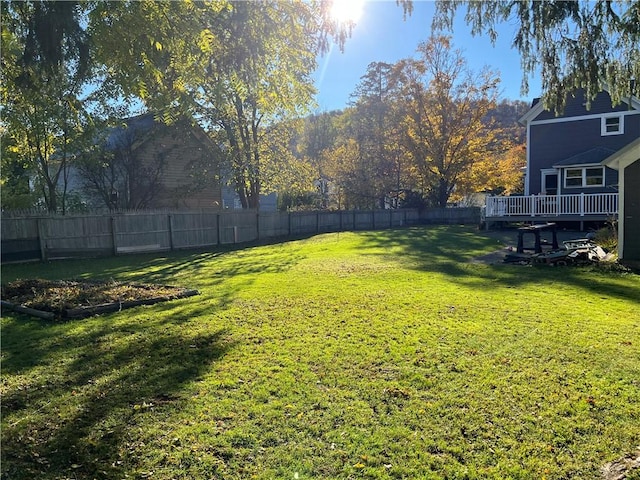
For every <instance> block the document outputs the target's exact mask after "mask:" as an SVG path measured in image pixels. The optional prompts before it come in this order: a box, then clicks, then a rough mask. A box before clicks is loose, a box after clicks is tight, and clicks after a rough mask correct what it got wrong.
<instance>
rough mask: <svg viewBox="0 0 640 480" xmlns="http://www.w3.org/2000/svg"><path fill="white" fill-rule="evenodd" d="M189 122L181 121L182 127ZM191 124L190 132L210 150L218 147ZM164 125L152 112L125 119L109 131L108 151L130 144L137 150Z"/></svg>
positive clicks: (183, 119)
mask: <svg viewBox="0 0 640 480" xmlns="http://www.w3.org/2000/svg"><path fill="white" fill-rule="evenodd" d="M187 121H188V120H187V119H186V117H184V118H180V119H179V122H180V124H181V125H185V122H187ZM189 124H190V125H191V128H190V132H191V133H193V135H194V136H195V137H196V138H197V139H198V140H199V141H200V142H201V143H203V144H204V145H205V146H206V147H209V148H215V147H216V145H215V144H214V143H213V142H212V140H211V139H210V138H209V136H208V135H206V133H205V132H204V131H203V130H202V128H201V127H200V126H199V125H197V124H193V123H192V122H189ZM162 125H164V124H163V123H162V120H157V116H156V115H155V114H154V113H152V112H149V113H143V114H142V115H138V116H135V117H130V118H125V119H124V120H122V123H121V124H120V125H119V126H117V127H112V128H111V129H109V131H108V134H107V138H106V141H105V144H106V146H107V148H108V149H117V148H120V147H122V146H123V145H129V144H131V145H130V146H132V147H133V146H134V145H133V143H135V147H134V148H137V147H138V146H139V145H140V144H142V143H143V142H145V141H146V139H147V138H148V136H149V135H150V134H151V132H152V131H153V130H154V128H155V127H158V126H162Z"/></svg>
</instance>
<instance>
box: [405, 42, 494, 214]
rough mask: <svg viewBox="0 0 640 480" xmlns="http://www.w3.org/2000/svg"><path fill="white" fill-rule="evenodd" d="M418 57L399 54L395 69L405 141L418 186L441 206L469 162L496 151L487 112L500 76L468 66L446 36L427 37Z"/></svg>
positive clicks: (467, 172)
mask: <svg viewBox="0 0 640 480" xmlns="http://www.w3.org/2000/svg"><path fill="white" fill-rule="evenodd" d="M418 52H419V54H420V58H419V59H418V60H413V59H409V60H403V61H400V62H398V64H397V65H396V67H395V68H396V73H395V74H396V75H397V76H398V82H399V84H400V92H401V96H402V102H403V105H404V109H405V111H404V117H403V128H404V133H405V146H406V148H407V150H408V152H409V153H410V155H411V157H412V162H413V164H414V166H415V169H416V173H417V174H418V176H419V180H420V183H421V185H420V186H421V189H422V190H423V191H424V192H425V194H426V195H427V196H428V197H429V198H430V200H431V203H432V204H433V205H435V206H440V207H444V206H446V205H447V202H448V200H449V198H450V197H451V195H452V194H453V193H454V191H455V190H456V188H457V187H458V186H461V185H462V184H463V181H462V180H463V179H464V177H465V176H466V175H468V174H469V173H470V172H471V167H472V166H473V165H474V164H475V163H477V162H478V161H479V160H480V159H483V158H486V157H488V156H490V155H495V154H496V152H500V151H501V150H502V149H503V147H501V146H500V142H499V141H497V140H498V139H497V131H496V129H495V128H494V127H493V125H492V123H491V122H487V121H486V117H487V114H488V113H489V112H490V111H491V110H492V109H493V108H494V107H495V105H496V99H497V96H498V85H499V78H498V76H497V75H496V74H494V73H493V72H491V71H489V70H486V69H485V70H483V71H482V72H481V73H479V74H478V73H474V72H472V71H471V70H470V69H469V68H468V67H467V64H466V61H465V60H464V58H463V57H462V54H461V52H460V51H457V50H452V47H451V43H450V39H449V38H448V37H431V38H430V39H429V40H428V41H427V42H425V43H422V44H420V46H419V47H418Z"/></svg>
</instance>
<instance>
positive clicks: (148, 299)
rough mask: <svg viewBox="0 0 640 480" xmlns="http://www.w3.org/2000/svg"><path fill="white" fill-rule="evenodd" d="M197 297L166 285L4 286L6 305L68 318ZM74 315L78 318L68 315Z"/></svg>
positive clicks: (52, 283)
mask: <svg viewBox="0 0 640 480" xmlns="http://www.w3.org/2000/svg"><path fill="white" fill-rule="evenodd" d="M196 293H197V292H195V291H193V290H186V289H184V288H181V287H173V286H166V285H150V284H129V283H121V282H115V281H111V282H85V281H75V280H42V279H28V280H16V281H14V282H10V283H8V284H6V285H3V286H2V290H1V297H2V302H3V303H4V304H5V305H6V304H10V306H19V307H25V308H26V309H33V310H36V311H40V312H50V313H53V314H54V315H55V316H61V317H68V316H86V315H82V314H80V313H81V312H85V311H86V312H87V314H92V313H100V312H96V311H95V309H96V308H98V307H104V306H106V305H117V306H118V305H119V306H120V307H122V306H123V305H125V306H135V305H140V304H143V303H152V301H153V303H155V300H157V301H162V300H170V299H173V298H180V297H183V296H189V295H192V294H196ZM72 311H74V312H76V313H78V315H69V312H72ZM105 311H108V310H105ZM27 313H28V312H27Z"/></svg>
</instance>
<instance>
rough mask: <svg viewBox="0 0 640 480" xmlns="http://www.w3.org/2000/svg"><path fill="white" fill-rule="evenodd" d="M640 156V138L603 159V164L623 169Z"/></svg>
mask: <svg viewBox="0 0 640 480" xmlns="http://www.w3.org/2000/svg"><path fill="white" fill-rule="evenodd" d="M638 158H640V138H637V139H636V140H634V141H633V142H631V143H630V144H628V145H627V146H625V147H622V148H621V149H620V150H618V151H617V152H616V153H614V154H612V155H611V156H610V157H609V158H606V159H605V160H603V161H602V164H603V165H606V166H607V167H609V168H613V169H614V170H623V169H625V168H627V167H628V166H629V165H631V164H632V163H633V162H635V161H636V160H638Z"/></svg>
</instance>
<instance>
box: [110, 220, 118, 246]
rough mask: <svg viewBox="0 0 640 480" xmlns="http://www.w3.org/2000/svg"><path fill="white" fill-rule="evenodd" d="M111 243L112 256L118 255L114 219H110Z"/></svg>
mask: <svg viewBox="0 0 640 480" xmlns="http://www.w3.org/2000/svg"><path fill="white" fill-rule="evenodd" d="M111 241H112V243H113V255H114V256H116V255H118V240H117V235H116V217H111Z"/></svg>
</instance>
